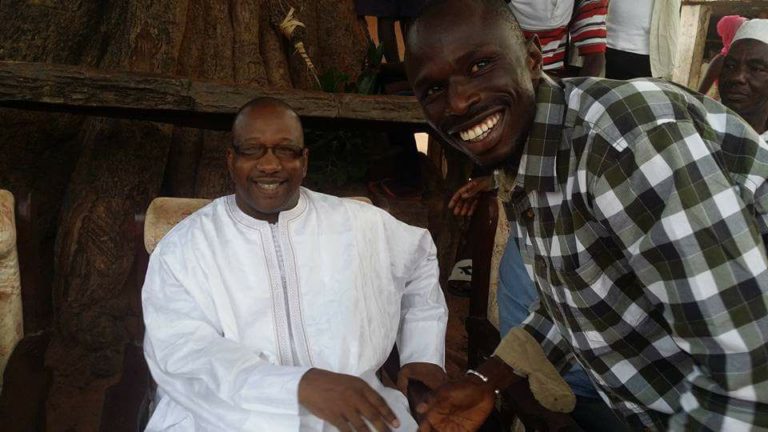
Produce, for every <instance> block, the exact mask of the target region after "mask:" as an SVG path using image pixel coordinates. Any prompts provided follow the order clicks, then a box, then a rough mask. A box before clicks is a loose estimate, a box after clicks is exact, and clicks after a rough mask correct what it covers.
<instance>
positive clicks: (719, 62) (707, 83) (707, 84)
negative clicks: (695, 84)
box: [699, 53, 724, 94]
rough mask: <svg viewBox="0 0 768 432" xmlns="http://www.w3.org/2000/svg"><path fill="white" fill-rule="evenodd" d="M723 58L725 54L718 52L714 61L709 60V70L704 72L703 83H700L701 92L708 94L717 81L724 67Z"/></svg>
mask: <svg viewBox="0 0 768 432" xmlns="http://www.w3.org/2000/svg"><path fill="white" fill-rule="evenodd" d="M723 59H724V57H723V55H722V54H719V53H718V54H717V55H716V56H715V57H714V58H713V59H712V61H711V62H709V66H708V67H707V72H706V73H705V74H704V78H702V80H701V84H699V93H701V94H707V93H708V92H709V89H711V88H712V85H713V84H714V83H715V81H717V78H718V77H719V76H720V69H721V68H722V67H723Z"/></svg>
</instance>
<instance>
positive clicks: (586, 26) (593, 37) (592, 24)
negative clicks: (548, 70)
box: [568, 0, 608, 76]
mask: <svg viewBox="0 0 768 432" xmlns="http://www.w3.org/2000/svg"><path fill="white" fill-rule="evenodd" d="M577 1H578V3H577V5H576V8H575V10H574V15H573V18H572V19H571V23H570V26H569V28H568V31H569V33H570V36H571V41H572V42H573V44H574V46H576V48H577V49H578V52H579V55H580V56H581V57H582V60H583V64H582V67H581V71H580V72H579V75H580V76H600V75H601V74H602V73H603V68H604V67H605V49H606V36H607V27H606V24H605V18H606V15H607V14H608V0H577Z"/></svg>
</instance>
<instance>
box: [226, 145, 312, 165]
mask: <svg viewBox="0 0 768 432" xmlns="http://www.w3.org/2000/svg"><path fill="white" fill-rule="evenodd" d="M249 147H253V148H259V149H265V150H264V151H263V152H259V153H261V154H259V155H257V154H256V153H253V154H251V153H247V152H244V151H243V149H242V148H241V147H240V146H239V145H236V144H235V143H232V150H233V151H234V153H235V154H236V155H238V156H240V157H242V158H245V159H248V160H253V161H257V160H259V159H261V158H263V157H264V156H266V155H267V153H269V152H272V155H273V156H275V158H277V160H279V161H281V162H293V161H297V160H299V159H301V158H302V157H303V156H304V155H306V154H307V148H306V147H300V146H297V145H291V144H277V145H274V146H266V145H263V144H259V145H256V146H249ZM275 149H278V150H280V149H284V150H285V149H288V150H289V151H290V155H284V156H280V155H279V154H278V152H277V151H275Z"/></svg>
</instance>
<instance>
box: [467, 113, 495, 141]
mask: <svg viewBox="0 0 768 432" xmlns="http://www.w3.org/2000/svg"><path fill="white" fill-rule="evenodd" d="M500 119H501V113H498V112H497V113H495V114H491V115H489V116H488V117H486V118H485V119H484V120H483V121H481V122H479V123H478V124H476V125H474V126H472V127H471V128H469V129H466V130H463V131H461V132H459V137H461V139H462V140H464V141H480V140H481V139H483V138H485V137H486V136H487V135H488V134H489V133H490V131H491V130H493V128H494V127H495V126H496V124H497V123H498V122H499V120H500Z"/></svg>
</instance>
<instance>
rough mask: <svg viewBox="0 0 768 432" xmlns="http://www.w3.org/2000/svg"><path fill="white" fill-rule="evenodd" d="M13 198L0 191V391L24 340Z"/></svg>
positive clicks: (7, 193) (6, 192)
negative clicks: (16, 349)
mask: <svg viewBox="0 0 768 432" xmlns="http://www.w3.org/2000/svg"><path fill="white" fill-rule="evenodd" d="M13 206H14V204H13V195H11V193H10V192H8V191H6V190H2V189H0V389H2V387H3V386H2V376H3V371H4V370H5V364H6V363H7V362H8V358H9V357H10V355H11V351H12V350H13V347H14V346H16V343H17V342H18V341H19V340H20V339H21V338H22V336H23V333H24V332H23V328H22V318H21V282H20V280H19V260H18V256H17V254H16V224H15V218H14V211H13Z"/></svg>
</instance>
